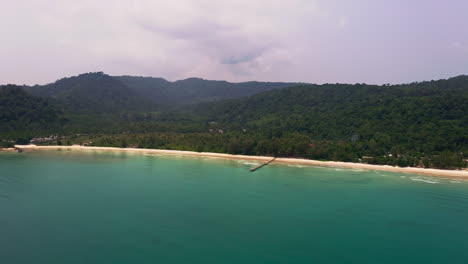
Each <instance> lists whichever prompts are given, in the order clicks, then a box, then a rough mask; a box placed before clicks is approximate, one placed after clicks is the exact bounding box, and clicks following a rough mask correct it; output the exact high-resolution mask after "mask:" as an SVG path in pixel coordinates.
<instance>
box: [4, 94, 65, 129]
mask: <svg viewBox="0 0 468 264" xmlns="http://www.w3.org/2000/svg"><path fill="white" fill-rule="evenodd" d="M65 121H66V120H65V119H63V118H62V117H61V111H60V110H59V109H58V108H57V107H56V106H54V105H53V104H52V103H51V102H50V101H48V100H46V99H43V98H40V97H36V96H31V95H29V94H27V93H26V92H25V91H24V90H23V89H22V88H21V87H19V86H16V85H6V86H1V87H0V135H8V134H10V133H14V134H15V135H17V136H18V135H21V136H24V135H42V134H44V133H46V131H47V132H48V131H51V130H59V129H60V127H61V125H63V124H64V123H65Z"/></svg>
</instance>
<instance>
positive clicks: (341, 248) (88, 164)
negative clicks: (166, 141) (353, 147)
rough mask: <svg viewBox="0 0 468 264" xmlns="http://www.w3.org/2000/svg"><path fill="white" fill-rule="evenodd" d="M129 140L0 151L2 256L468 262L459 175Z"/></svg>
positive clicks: (466, 209)
mask: <svg viewBox="0 0 468 264" xmlns="http://www.w3.org/2000/svg"><path fill="white" fill-rule="evenodd" d="M254 164H255V163H251V162H246V161H236V160H225V159H209V158H192V157H178V156H157V155H140V154H128V153H102V152H90V153H80V152H70V151H42V152H31V153H0V263H5V264H22V263H28V264H29V263H34V264H38V263H39V264H41V263H44V264H55V263H60V264H63V263H67V264H73V263H86V264H92V263H96V264H98V263H99V264H103V263H111V264H118V263H360V264H362V263H392V264H393V263H399V264H401V263H412V264H416V263H425V264H427V263H451V264H452V263H463V264H466V263H468V182H463V181H458V180H453V179H443V178H435V177H427V176H418V175H410V174H401V173H391V172H378V171H359V170H347V169H346V170H345V169H336V168H319V167H304V166H287V165H275V164H271V165H268V166H266V167H264V168H262V169H260V170H258V171H256V172H253V173H252V172H249V170H248V169H249V168H250V167H252V166H254Z"/></svg>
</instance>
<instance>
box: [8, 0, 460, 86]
mask: <svg viewBox="0 0 468 264" xmlns="http://www.w3.org/2000/svg"><path fill="white" fill-rule="evenodd" d="M418 1H419V0H418ZM418 1H415V3H413V2H411V3H410V4H408V3H406V2H404V3H403V1H399V0H398V1H370V0H356V1H346V0H332V1H329V0H290V1H284V0H236V1H233V0H232V1H231V0H197V1H193V0H174V1H163V0H133V1H128V0H100V1H95V0H80V1H76V0H15V1H4V2H5V3H2V11H3V12H2V16H0V41H1V43H2V48H1V49H0V58H2V63H0V83H7V82H13V83H20V84H21V83H27V84H35V83H46V82H51V81H54V80H55V79H58V78H61V77H64V76H70V75H76V74H79V73H82V72H89V71H104V72H106V73H109V74H113V75H120V74H131V75H148V76H161V77H165V78H168V79H171V80H175V79H182V78H187V77H192V76H195V77H202V78H206V79H225V80H229V81H247V80H269V81H304V82H383V83H387V82H402V81H414V80H420V79H433V78H436V77H438V76H440V72H443V73H444V74H443V76H440V77H448V76H450V75H453V74H454V73H459V72H460V71H461V69H466V63H465V61H466V59H467V58H466V56H464V57H463V56H459V54H460V52H454V51H453V49H452V50H451V49H447V48H446V49H445V51H444V52H442V51H440V47H443V46H447V42H446V40H447V39H455V40H457V42H459V44H456V43H455V42H454V43H455V44H452V46H451V47H452V48H454V49H455V48H457V46H461V48H463V47H466V45H465V46H463V45H464V43H468V37H466V36H468V34H462V33H463V32H461V31H462V30H463V29H464V28H468V21H467V20H466V19H465V14H464V13H463V10H466V9H467V8H468V4H467V2H466V1H462V0H454V3H452V4H451V5H450V6H447V5H444V4H443V3H442V2H440V3H437V2H435V1H434V2H431V3H427V8H425V9H424V12H422V11H421V9H420V3H416V2H418ZM419 2H420V1H419ZM441 8H444V10H445V11H444V12H439V10H441ZM444 14H449V15H444ZM395 17H398V19H395ZM350 21H352V23H349V22H350ZM428 23H429V24H430V25H431V26H428V25H427V24H428ZM344 28H345V29H346V30H343V29H344ZM449 45H450V44H449ZM458 48H459V49H460V47H458ZM465 50H466V49H465ZM463 54H465V53H463ZM427 58H431V60H432V61H433V62H434V63H431V65H436V66H433V67H428V66H427V65H429V64H427V63H426V60H427ZM437 65H441V66H440V67H442V65H444V67H443V68H438V66H437ZM447 65H449V66H447ZM410 73H411V74H410Z"/></svg>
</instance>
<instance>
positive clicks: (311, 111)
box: [196, 76, 468, 156]
mask: <svg viewBox="0 0 468 264" xmlns="http://www.w3.org/2000/svg"><path fill="white" fill-rule="evenodd" d="M196 112H197V113H198V114H199V115H205V116H207V117H208V118H209V119H210V121H211V122H215V123H217V124H223V125H221V126H223V127H229V128H230V129H233V130H238V131H241V130H244V129H245V130H248V131H255V133H259V134H261V135H263V136H265V137H267V138H268V137H269V138H275V137H277V138H278V137H279V138H281V137H287V136H288V135H291V134H301V135H306V136H307V137H308V138H310V139H311V140H328V141H334V142H338V141H339V142H342V143H343V144H346V143H353V142H357V143H359V144H361V145H363V146H362V149H363V150H365V151H364V152H363V153H364V155H370V156H373V155H377V154H378V155H384V154H385V153H390V152H392V153H408V152H411V153H413V154H414V153H437V152H440V151H456V152H459V153H461V152H463V153H465V154H466V153H468V76H459V77H455V78H451V79H448V80H439V81H431V82H421V83H412V84H408V85H393V86H373V85H363V84H356V85H345V84H325V85H305V86H299V87H292V88H286V89H282V90H276V91H270V92H265V93H261V94H258V95H255V96H252V97H249V98H243V99H237V100H231V101H228V102H219V103H210V104H204V105H201V106H199V107H198V108H197V111H196ZM361 153H362V152H361Z"/></svg>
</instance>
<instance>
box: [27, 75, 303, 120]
mask: <svg viewBox="0 0 468 264" xmlns="http://www.w3.org/2000/svg"><path fill="white" fill-rule="evenodd" d="M294 85H297V84H294V83H270V82H245V83H229V82H225V81H210V80H203V79H199V78H190V79H185V80H181V81H175V82H169V81H166V80H164V79H162V78H152V77H133V76H109V75H107V74H104V73H102V72H96V73H86V74H81V75H78V76H74V77H70V78H63V79H60V80H58V81H56V82H54V83H51V84H47V85H36V86H32V87H24V89H25V90H26V91H27V92H28V93H30V94H32V95H35V96H42V97H48V98H53V99H55V100H56V101H57V102H59V103H61V104H62V106H63V107H64V108H66V109H68V110H70V111H74V112H76V111H80V112H100V113H106V112H132V111H133V112H135V111H139V112H144V111H152V110H155V109H158V110H161V109H170V108H174V107H177V106H180V105H188V104H196V103H199V102H210V101H217V100H223V99H230V98H240V97H244V96H250V95H254V94H257V93H261V92H264V91H268V90H273V89H279V88H285V87H290V86H294Z"/></svg>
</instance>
